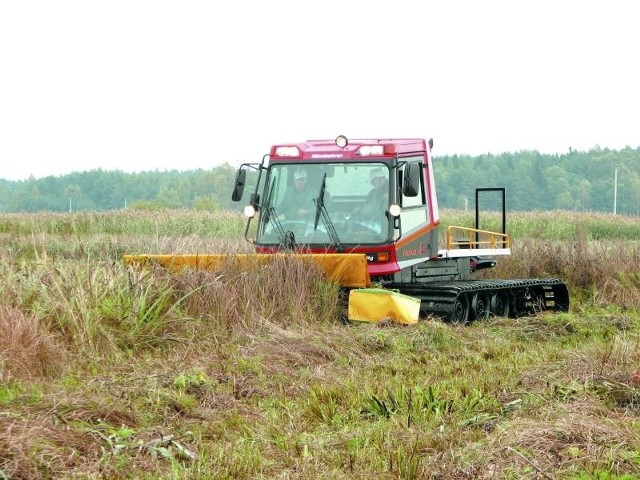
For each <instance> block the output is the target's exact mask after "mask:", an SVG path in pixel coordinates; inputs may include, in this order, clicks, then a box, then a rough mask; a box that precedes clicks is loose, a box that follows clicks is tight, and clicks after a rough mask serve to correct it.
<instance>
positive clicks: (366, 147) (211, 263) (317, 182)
mask: <svg viewBox="0 0 640 480" xmlns="http://www.w3.org/2000/svg"><path fill="white" fill-rule="evenodd" d="M432 146H433V142H432V141H431V140H429V141H428V142H427V141H425V140H424V139H419V138H402V139H362V140H351V141H349V140H348V139H347V138H346V137H344V136H339V137H338V138H336V139H335V140H310V141H306V142H302V143H291V144H278V145H274V146H272V147H271V150H270V153H269V154H268V155H265V156H264V157H263V159H262V161H261V162H260V163H246V164H243V165H242V166H241V167H240V168H239V170H238V172H237V174H236V178H235V185H234V189H233V194H232V199H233V200H234V201H240V200H242V198H243V196H244V191H245V190H248V191H249V201H248V205H247V206H246V207H245V214H246V215H247V217H248V222H247V226H246V230H245V238H246V239H247V240H248V241H250V242H252V243H253V244H254V246H255V251H256V254H257V256H259V257H261V258H268V257H269V256H273V255H274V254H281V253H285V252H288V253H289V254H295V255H302V256H304V257H305V258H308V259H310V261H313V262H316V263H319V264H321V265H322V267H323V268H324V270H325V272H326V273H327V275H328V277H329V278H331V279H332V280H335V281H337V282H339V283H340V284H341V285H342V286H344V287H345V288H346V289H349V288H354V287H368V286H371V285H372V284H375V285H377V286H380V287H382V288H384V289H390V290H393V291H397V292H400V293H402V294H405V295H409V296H412V297H415V298H418V299H420V311H421V312H422V313H423V314H433V315H437V316H441V317H446V318H448V319H450V320H453V321H456V322H461V323H464V322H467V321H470V320H474V319H483V318H487V317H488V316H490V315H494V316H511V317H515V316H521V315H527V314H530V313H534V312H537V311H541V310H568V308H569V294H568V290H567V287H566V285H565V283H564V282H563V281H562V280H560V279H556V278H530V279H505V280H486V279H484V280H483V279H473V274H474V273H475V272H477V271H479V270H481V269H485V268H492V267H494V266H495V265H496V258H497V257H500V256H504V255H510V254H511V239H510V237H509V235H508V234H507V232H506V214H505V211H506V208H505V198H506V194H505V190H504V189H503V188H479V189H476V192H475V195H476V223H475V227H474V228H469V227H456V226H450V227H448V228H447V229H446V231H444V232H443V233H442V236H441V232H440V230H441V227H440V214H439V210H438V201H437V196H436V188H435V179H434V173H433V168H432V162H431V148H432ZM302 178H304V179H305V182H301V181H300V180H301V179H302ZM302 183H304V185H303V188H302V187H301V186H300V184H302ZM245 187H246V188H245ZM374 187H377V188H374ZM374 190H375V192H374ZM487 191H489V192H493V194H492V195H494V196H495V195H496V194H497V196H498V197H499V198H500V204H501V205H500V206H501V211H502V229H501V230H502V231H499V232H496V231H489V230H484V229H481V228H480V222H479V219H480V210H479V203H480V195H484V194H485V192H487ZM149 258H153V260H154V261H160V262H161V263H169V264H171V265H173V266H175V265H183V264H190V265H192V266H195V267H202V268H215V267H216V265H219V263H220V261H221V257H220V256H218V255H192V256H145V258H144V259H143V260H145V261H148V260H149ZM132 259H133V260H136V261H140V260H141V257H140V256H137V257H133V258H130V260H132Z"/></svg>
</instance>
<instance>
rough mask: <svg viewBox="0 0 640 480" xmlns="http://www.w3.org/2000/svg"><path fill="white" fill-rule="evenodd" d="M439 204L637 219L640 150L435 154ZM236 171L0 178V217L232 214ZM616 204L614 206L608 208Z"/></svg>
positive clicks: (235, 207)
mask: <svg viewBox="0 0 640 480" xmlns="http://www.w3.org/2000/svg"><path fill="white" fill-rule="evenodd" d="M433 168H434V174H435V178H436V190H437V192H438V199H439V204H440V206H441V207H444V208H456V209H472V208H474V207H475V204H474V202H475V196H474V192H475V189H476V188H477V187H485V188H486V187H506V189H507V205H508V209H509V210H515V211H532V210H569V211H594V212H612V211H613V210H614V207H615V210H616V212H617V213H621V214H626V215H640V148H636V149H632V148H630V147H627V148H625V149H623V150H609V149H600V148H598V147H595V148H593V149H591V150H589V151H586V152H583V151H576V150H570V151H569V152H568V153H565V154H553V155H551V154H542V153H539V152H537V151H520V152H514V153H502V154H490V153H488V154H485V155H478V156H470V155H450V156H438V155H434V158H433ZM234 175H235V167H232V166H231V165H229V164H223V165H220V166H217V167H214V168H212V169H210V170H203V169H198V170H189V171H177V170H172V171H157V170H156V171H148V172H140V173H125V172H122V171H108V170H102V169H97V170H91V171H85V172H74V173H70V174H68V175H62V176H48V177H43V178H40V179H36V178H33V177H32V178H29V179H27V180H20V181H9V180H2V179H0V212H5V213H15V212H38V211H53V212H64V211H89V210H94V211H101V210H114V209H121V208H138V209H150V210H154V209H158V210H159V209H165V208H193V209H200V210H212V211H215V210H219V209H233V210H238V209H241V208H242V205H238V204H235V203H233V202H231V190H232V188H233V180H234ZM614 204H615V205H614Z"/></svg>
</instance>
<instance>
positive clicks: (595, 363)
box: [0, 211, 640, 479]
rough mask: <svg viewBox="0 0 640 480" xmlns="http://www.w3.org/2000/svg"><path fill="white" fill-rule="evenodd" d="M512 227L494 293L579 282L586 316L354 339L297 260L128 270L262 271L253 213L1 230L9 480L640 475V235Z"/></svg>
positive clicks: (5, 471) (34, 224) (627, 225)
mask: <svg viewBox="0 0 640 480" xmlns="http://www.w3.org/2000/svg"><path fill="white" fill-rule="evenodd" d="M442 213H443V218H446V219H447V222H448V224H458V225H463V226H470V225H471V224H472V222H473V219H472V217H471V216H469V215H467V214H465V213H464V212H455V211H448V212H447V211H445V212H442ZM487 221H488V222H489V224H491V223H492V222H493V223H495V222H497V221H498V220H497V217H495V218H493V217H491V218H489V219H488V220H487ZM508 221H509V233H510V234H511V235H512V237H513V241H514V246H513V249H514V254H513V255H512V256H511V257H510V258H508V259H504V260H502V261H501V262H500V263H499V266H498V267H497V268H496V269H494V271H492V272H490V274H491V275H492V276H496V277H504V278H515V277H517V278H523V277H529V276H536V277H537V276H554V277H555V276H558V277H561V278H564V279H565V280H566V281H567V283H568V285H569V288H570V292H571V298H572V308H571V311H570V312H568V313H561V314H543V315H538V316H536V317H526V318H518V319H504V318H492V319H489V320H487V321H483V322H476V323H472V324H471V325H468V326H459V325H451V324H446V323H443V322H441V321H439V320H436V319H425V321H421V322H420V323H419V324H418V325H415V326H398V325H393V324H387V323H382V324H377V325H371V324H344V323H341V322H340V320H339V319H340V314H341V311H340V305H339V303H338V301H337V289H336V287H335V286H333V285H330V284H327V283H326V282H324V281H323V280H322V278H321V276H320V274H319V272H317V271H314V270H313V269H309V268H307V267H305V266H304V265H302V264H300V263H298V262H295V261H287V262H284V261H278V262H274V263H273V264H271V265H269V266H266V267H261V268H258V267H256V268H249V269H243V270H240V269H238V268H235V267H234V266H233V265H231V266H229V267H228V268H227V269H226V270H225V271H221V272H215V273H213V272H184V273H182V274H179V275H170V274H168V273H167V272H165V271H163V270H160V269H158V270H151V271H141V270H139V269H136V268H129V267H127V266H125V265H124V264H123V263H122V261H121V258H122V255H123V254H126V253H171V252H178V253H185V252H192V253H193V252H247V251H249V246H248V244H247V243H246V242H245V241H244V240H243V239H242V234H243V231H244V224H243V220H242V219H241V218H240V217H239V216H238V215H236V214H222V213H217V214H206V213H197V212H190V211H184V212H182V211H172V212H162V213H153V214H151V213H141V212H129V211H122V212H111V213H104V214H98V213H94V214H80V213H79V214H57V215H53V214H36V215H3V216H0V279H1V282H0V298H1V300H2V302H1V303H0V479H5V478H11V479H39V478H56V479H57V478H142V479H155V478H167V479H168V478H176V479H192V478H203V479H204V478H221V479H236V478H240V479H245V478H246V479H249V478H251V479H254V478H257V479H260V478H264V479H271V478H276V479H316V478H323V479H334V478H336V479H369V478H380V479H418V478H425V479H426V478H434V479H435V478H438V479H474V478H487V479H488V478H492V479H519V478H547V479H551V478H570V479H592V478H596V479H632V478H638V477H640V415H639V414H640V348H639V346H640V345H639V342H640V315H639V313H638V312H639V310H638V309H639V307H640V270H639V269H638V265H640V244H639V242H638V238H640V221H638V219H637V218H626V217H621V216H617V217H615V216H607V215H592V214H572V213H567V212H539V213H522V214H515V213H514V214H510V215H509V219H508Z"/></svg>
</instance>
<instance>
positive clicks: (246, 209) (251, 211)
mask: <svg viewBox="0 0 640 480" xmlns="http://www.w3.org/2000/svg"><path fill="white" fill-rule="evenodd" d="M255 214H256V209H255V208H254V207H253V205H247V206H246V207H244V215H245V216H246V217H249V218H253V217H254V215H255Z"/></svg>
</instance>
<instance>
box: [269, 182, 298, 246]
mask: <svg viewBox="0 0 640 480" xmlns="http://www.w3.org/2000/svg"><path fill="white" fill-rule="evenodd" d="M275 186H276V182H275V177H274V178H273V179H272V181H271V188H270V189H269V196H268V197H267V199H266V202H265V204H266V205H269V206H268V207H267V211H266V212H265V213H266V216H267V218H266V220H265V221H266V222H268V223H270V224H271V226H272V227H273V229H274V230H275V231H276V235H277V236H278V241H279V242H280V245H281V246H282V247H283V248H285V249H288V250H294V249H295V248H296V236H295V235H294V233H293V232H291V231H288V232H286V231H285V230H284V227H283V226H282V223H280V219H278V212H276V207H274V206H272V205H271V199H272V198H273V189H274V188H275Z"/></svg>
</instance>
